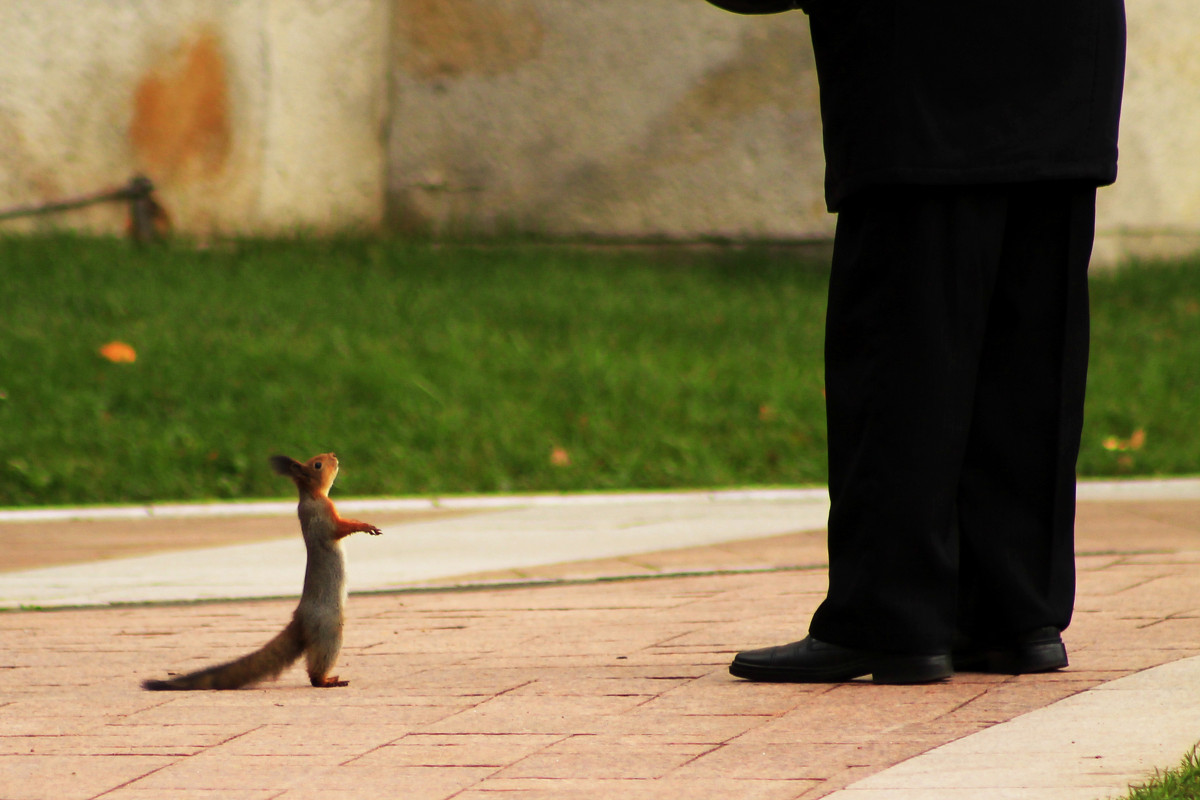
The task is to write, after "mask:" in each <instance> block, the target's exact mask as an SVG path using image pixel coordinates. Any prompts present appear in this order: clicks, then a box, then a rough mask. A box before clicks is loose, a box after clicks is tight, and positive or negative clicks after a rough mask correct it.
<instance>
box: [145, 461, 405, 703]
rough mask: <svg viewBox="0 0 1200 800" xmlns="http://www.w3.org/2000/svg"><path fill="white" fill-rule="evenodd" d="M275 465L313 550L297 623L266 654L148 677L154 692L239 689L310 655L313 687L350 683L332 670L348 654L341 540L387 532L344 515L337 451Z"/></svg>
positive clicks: (147, 684)
mask: <svg viewBox="0 0 1200 800" xmlns="http://www.w3.org/2000/svg"><path fill="white" fill-rule="evenodd" d="M271 466H272V467H273V468H274V469H275V471H276V472H278V473H279V474H280V475H286V476H288V477H289V478H291V479H292V481H294V482H295V484H296V488H298V489H299V490H300V505H299V508H298V509H297V513H298V514H299V515H300V531H301V533H303V534H304V545H305V547H306V548H307V549H308V566H307V567H306V569H305V570H304V591H303V592H302V593H301V595H300V604H299V605H298V606H296V610H295V612H294V613H293V614H292V621H291V622H290V623H288V625H287V627H286V628H284V629H283V631H282V632H280V633H279V634H278V635H277V636H276V637H275V638H274V639H272V640H271V641H269V642H267V643H266V644H265V645H264V646H263V647H262V648H261V649H259V650H256V651H254V652H253V653H250V654H249V655H246V656H242V657H241V658H239V659H237V660H236V661H231V662H229V663H227V664H220V665H217V666H214V667H208V668H207V669H202V670H199V671H198V672H192V673H189V674H187V675H181V676H179V677H176V678H170V679H168V680H162V681H160V680H147V681H144V682H143V683H142V687H143V688H145V689H150V690H154V691H161V690H169V689H174V690H189V689H239V688H241V687H243V686H246V685H248V684H251V683H255V682H257V681H261V680H267V679H272V678H276V677H278V676H279V673H281V672H283V670H284V669H286V668H287V667H288V666H290V665H291V664H292V663H293V662H294V661H295V660H296V659H298V658H299V657H300V655H301V654H302V653H303V654H304V655H305V656H306V657H307V659H306V660H307V663H308V679H309V681H311V682H312V685H313V686H319V687H329V686H346V685H347V684H348V681H340V680H338V677H337V676H336V675H330V674H329V670H330V669H332V668H333V665H334V662H336V661H337V657H338V652H339V651H340V650H341V649H342V624H343V621H344V615H343V610H342V607H343V605H344V604H345V602H346V558H345V555H344V554H343V553H342V539H344V538H345V537H347V536H349V535H350V534H352V533H357V532H360V531H361V532H364V533H369V534H371V535H372V536H378V535H379V534H380V533H382V531H380V530H379V528H377V527H375V526H374V525H371V524H369V523H366V522H359V521H358V520H356V519H344V518H343V517H340V516H338V513H337V509H336V508H334V505H333V501H332V500H330V499H329V489H330V487H331V486H333V479H334V478H336V477H337V474H338V460H337V456H335V455H334V454H333V453H322V454H321V455H319V456H313V457H312V458H310V459H309V460H308V461H306V462H305V463H303V464H301V463H300V462H299V461H296V460H294V459H291V458H288V457H287V456H272V457H271Z"/></svg>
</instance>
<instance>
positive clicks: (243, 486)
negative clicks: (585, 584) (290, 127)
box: [0, 236, 1200, 506]
mask: <svg viewBox="0 0 1200 800" xmlns="http://www.w3.org/2000/svg"><path fill="white" fill-rule="evenodd" d="M0 280H3V285H4V289H3V292H0V506H22V505H48V504H69V503H111V502H146V501H171V500H196V499H208V498H247V497H266V496H281V495H284V494H286V493H287V487H286V485H281V479H279V478H278V477H277V476H274V475H272V474H271V472H270V470H269V469H268V468H267V464H266V457H267V456H268V455H270V454H272V453H275V452H284V453H287V454H290V455H293V456H296V457H306V456H308V455H312V454H314V453H317V452H321V451H324V450H334V451H336V452H337V453H338V454H339V455H340V456H341V458H342V462H343V465H344V475H343V477H342V478H341V479H339V491H340V492H341V494H343V495H427V494H448V493H469V492H512V491H519V492H525V491H561V490H610V489H660V488H680V487H714V486H745V485H799V484H813V483H823V482H824V481H825V428H824V407H823V404H824V401H823V398H822V393H821V392H822V367H821V348H822V338H823V324H824V300H825V298H824V295H825V289H826V284H827V272H826V268H825V265H824V264H822V263H819V262H817V263H813V262H811V261H805V260H804V259H803V258H800V257H799V256H797V255H796V254H794V253H790V252H787V251H768V250H761V249H759V250H756V249H748V250H737V249H719V248H714V249H706V250H683V249H671V248H666V249H659V250H654V249H645V250H630V251H615V250H596V249H586V248H578V247H576V248H570V247H551V246H545V245H518V244H511V245H498V246H492V247H472V246H467V245H437V244H431V243H404V242H400V241H388V240H371V239H365V238H364V239H347V240H335V241H236V242H231V243H222V244H219V245H217V246H214V247H211V248H209V249H198V248H195V247H193V246H191V245H189V244H188V243H186V242H174V243H170V244H167V245H163V246H160V247H151V248H146V249H138V248H135V247H133V246H131V245H129V244H127V243H125V242H123V241H120V240H111V239H90V238H82V237H72V236H40V237H27V238H17V237H9V238H0ZM1093 290H1094V297H1095V303H1094V307H1095V336H1094V346H1093V353H1094V361H1093V363H1094V368H1093V373H1092V395H1091V398H1090V400H1089V416H1088V423H1087V430H1086V431H1085V434H1084V448H1083V454H1082V456H1081V468H1082V471H1083V472H1084V473H1085V474H1088V475H1119V474H1157V473H1162V474H1181V473H1194V472H1200V444H1198V442H1197V437H1195V436H1194V435H1193V431H1195V430H1197V425H1198V424H1200V419H1198V417H1200V403H1196V402H1195V398H1196V396H1197V395H1196V392H1195V389H1196V388H1197V382H1198V381H1200V369H1197V368H1196V367H1195V365H1196V364H1200V313H1198V303H1200V263H1196V262H1193V263H1189V264H1181V265H1176V266H1161V267H1156V268H1154V269H1145V270H1138V271H1129V272H1124V273H1118V274H1117V275H1115V276H1111V277H1100V278H1097V279H1096V280H1095V281H1094V286H1093ZM114 340H118V341H123V342H127V343H128V344H130V345H131V346H132V347H133V348H135V350H136V352H137V360H136V362H134V363H128V364H121V363H110V362H109V361H107V360H105V359H103V358H102V357H100V355H99V354H98V350H99V348H100V347H101V346H102V345H104V344H105V343H107V342H110V341H114ZM1139 430H1141V431H1143V432H1144V444H1142V446H1141V447H1140V448H1136V449H1135V448H1133V447H1132V446H1131V445H1130V444H1129V442H1128V440H1129V439H1130V438H1131V437H1134V433H1135V432H1136V431H1139ZM1110 437H1116V438H1117V439H1118V440H1121V441H1119V442H1118V443H1117V444H1119V445H1121V446H1124V447H1126V449H1124V450H1121V449H1105V447H1104V441H1105V440H1106V439H1107V438H1110ZM1136 443H1137V437H1134V442H1133V444H1136ZM556 454H557V455H556ZM564 461H565V462H566V463H563V462H564Z"/></svg>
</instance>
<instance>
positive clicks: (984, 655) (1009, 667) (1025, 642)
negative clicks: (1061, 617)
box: [954, 627, 1067, 675]
mask: <svg viewBox="0 0 1200 800" xmlns="http://www.w3.org/2000/svg"><path fill="white" fill-rule="evenodd" d="M1065 666H1067V648H1066V646H1065V645H1063V640H1062V634H1061V633H1059V630H1058V628H1054V627H1048V628H1037V629H1036V630H1032V631H1030V632H1029V633H1026V634H1024V635H1022V636H1018V637H1017V638H1016V639H1013V640H1011V641H1008V642H1005V643H1003V644H998V645H973V646H967V647H962V648H956V649H955V651H954V669H956V670H958V671H959V672H987V673H992V674H996V675H1028V674H1030V673H1034V672H1053V671H1054V670H1056V669H1062V668H1063V667H1065Z"/></svg>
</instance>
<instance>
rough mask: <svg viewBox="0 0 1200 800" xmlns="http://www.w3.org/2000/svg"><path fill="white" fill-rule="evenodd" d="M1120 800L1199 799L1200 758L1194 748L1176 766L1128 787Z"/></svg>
mask: <svg viewBox="0 0 1200 800" xmlns="http://www.w3.org/2000/svg"><path fill="white" fill-rule="evenodd" d="M1121 800H1200V759H1198V758H1197V756H1196V750H1195V748H1193V749H1192V751H1191V752H1190V753H1188V754H1187V755H1185V756H1184V757H1183V761H1182V762H1180V764H1179V766H1178V767H1176V768H1175V769H1170V770H1166V771H1164V772H1158V773H1156V774H1155V775H1154V777H1153V778H1151V779H1150V780H1149V781H1147V782H1146V783H1144V784H1141V785H1139V786H1135V787H1132V788H1130V791H1129V794H1127V795H1125V796H1124V797H1122V798H1121Z"/></svg>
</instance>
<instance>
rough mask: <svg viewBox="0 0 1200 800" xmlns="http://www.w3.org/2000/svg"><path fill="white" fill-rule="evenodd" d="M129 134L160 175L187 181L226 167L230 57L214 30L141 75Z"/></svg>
mask: <svg viewBox="0 0 1200 800" xmlns="http://www.w3.org/2000/svg"><path fill="white" fill-rule="evenodd" d="M129 136H130V140H131V143H132V145H133V150H134V153H135V154H136V156H137V159H138V161H139V162H140V164H141V165H142V167H143V168H144V169H145V170H146V172H147V173H148V174H149V175H150V176H151V177H152V178H154V179H155V180H158V181H164V180H165V181H169V182H186V181H190V180H195V179H198V178H214V177H216V176H217V175H219V174H220V173H221V171H222V170H223V169H224V167H225V164H226V162H227V161H228V159H229V153H230V150H231V148H232V141H233V136H232V132H231V127H230V121H229V90H228V83H227V80H226V68H225V59H224V56H223V55H222V53H221V46H220V43H219V42H218V41H217V38H216V37H215V36H214V35H213V34H212V33H210V32H203V33H201V34H200V35H198V36H197V37H195V38H194V39H193V40H192V41H191V42H189V43H186V44H185V45H183V46H181V47H180V48H179V50H178V51H177V52H176V53H175V54H174V55H173V56H172V57H171V58H170V59H168V61H167V63H166V64H163V65H160V66H159V67H158V68H156V69H154V70H152V71H151V72H149V73H148V74H147V75H146V76H145V77H144V78H142V80H141V82H140V83H139V84H138V86H137V89H136V90H135V92H134V97H133V120H132V122H131V124H130V128H129Z"/></svg>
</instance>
